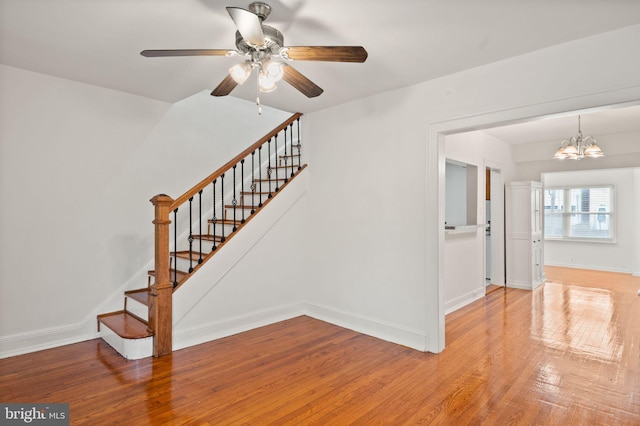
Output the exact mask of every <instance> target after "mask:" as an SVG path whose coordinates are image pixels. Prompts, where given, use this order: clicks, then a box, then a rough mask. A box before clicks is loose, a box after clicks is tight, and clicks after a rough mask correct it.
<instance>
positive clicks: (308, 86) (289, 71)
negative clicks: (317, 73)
mask: <svg viewBox="0 0 640 426" xmlns="http://www.w3.org/2000/svg"><path fill="white" fill-rule="evenodd" d="M283 65H284V75H283V76H282V79H283V80H284V81H286V82H287V83H289V84H290V85H292V86H293V87H295V88H296V89H298V90H299V91H300V92H302V94H303V95H305V96H306V97H307V98H315V97H316V96H319V95H321V94H322V92H324V90H322V89H321V88H320V87H319V86H318V85H316V84H315V83H314V82H313V81H311V80H309V79H308V78H307V77H305V76H304V75H302V73H301V72H300V71H298V70H297V69H295V68H294V67H292V66H291V65H288V64H283Z"/></svg>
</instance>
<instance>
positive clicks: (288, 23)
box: [0, 0, 640, 137]
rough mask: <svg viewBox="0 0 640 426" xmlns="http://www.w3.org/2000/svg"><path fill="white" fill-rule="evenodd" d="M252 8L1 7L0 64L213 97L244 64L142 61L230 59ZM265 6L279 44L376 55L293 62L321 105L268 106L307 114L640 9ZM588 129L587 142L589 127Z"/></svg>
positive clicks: (367, 0)
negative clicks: (224, 53)
mask: <svg viewBox="0 0 640 426" xmlns="http://www.w3.org/2000/svg"><path fill="white" fill-rule="evenodd" d="M250 1H251V0H0V63H3V64H6V65H9V66H14V67H18V68H23V69H27V70H31V71H36V72H40V73H45V74H50V75H54V76H58V77H62V78H67V79H72V80H76V81H80V82H85V83H88V84H92V85H97V86H102V87H106V88H110V89H115V90H119V91H124V92H128V93H133V94H137V95H141V96H145V97H150V98H155V99H160V100H163V101H168V102H175V101H178V100H180V99H183V98H186V97H188V96H190V95H193V94H195V93H197V92H201V91H202V90H212V89H213V88H214V87H216V86H217V85H218V83H219V82H220V81H221V80H222V79H223V78H224V76H225V75H226V73H227V70H228V68H229V67H230V66H231V65H233V64H234V63H236V62H239V61H240V60H239V59H238V58H235V59H234V58H225V57H176V58H144V57H142V56H140V55H139V52H140V51H141V50H144V49H182V48H220V49H234V48H235V46H234V40H235V38H234V34H235V27H234V24H233V22H232V20H231V18H230V17H229V15H228V14H227V11H226V10H225V6H237V7H243V8H246V7H247V6H248V4H249V3H250ZM267 3H269V4H270V5H271V6H272V9H273V10H272V13H271V16H269V18H268V19H267V21H266V23H267V24H269V25H272V26H274V27H276V28H278V29H279V30H280V31H281V32H283V34H284V37H285V45H290V46H296V45H362V46H364V47H365V48H366V49H367V51H368V52H369V58H368V60H367V61H366V62H365V63H364V64H349V63H327V62H302V61H298V62H295V63H294V66H295V67H296V68H297V69H298V70H299V71H300V72H302V73H303V74H305V75H306V76H307V77H308V78H310V79H311V80H313V81H314V82H315V83H316V84H318V85H319V86H321V87H322V88H323V89H324V93H323V94H322V95H320V96H319V97H317V98H313V99H307V98H306V97H305V96H303V95H302V94H301V93H299V92H298V91H296V90H295V89H293V88H292V87H290V86H288V85H287V84H285V83H281V84H280V85H279V87H278V89H277V90H276V91H275V92H273V93H269V94H263V96H262V102H263V103H264V104H266V105H269V106H273V107H275V108H279V109H282V110H285V111H300V112H312V111H317V110H319V109H323V108H327V107H330V106H333V105H337V104H340V103H343V102H346V101H350V100H353V99H358V98H362V97H366V96H370V95H373V94H376V93H380V92H384V91H388V90H392V89H396V88H400V87H405V86H409V85H412V84H415V83H418V82H421V81H426V80H429V79H433V78H436V77H440V76H443V75H447V74H451V73H454V72H458V71H462V70H465V69H469V68H473V67H476V66H479V65H483V64H487V63H491V62H494V61H498V60H502V59H505V58H509V57H513V56H516V55H521V54H525V53H527V52H531V51H534V50H538V49H542V48H545V47H548V46H552V45H556V44H560V43H564V42H567V41H570V40H574V39H578V38H582V37H587V36H589V35H593V34H598V33H602V32H606V31H610V30H614V29H617V28H621V27H625V26H629V25H634V24H638V23H640V1H636V0H606V1H605V0H562V1H558V0H539V1H534V0H483V1H478V0H395V1H382V0H267ZM232 95H233V96H237V97H240V98H243V99H247V100H254V99H255V87H254V86H253V85H252V84H245V85H243V86H241V87H238V88H236V90H234V92H233V93H232ZM638 121H639V122H640V120H638ZM584 128H585V130H590V129H588V128H587V121H585V123H584ZM525 133H526V132H525ZM565 133H566V131H565ZM570 133H571V132H570ZM554 137H555V136H554Z"/></svg>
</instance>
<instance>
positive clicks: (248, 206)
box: [224, 204, 260, 224]
mask: <svg viewBox="0 0 640 426" xmlns="http://www.w3.org/2000/svg"><path fill="white" fill-rule="evenodd" d="M234 207H235V208H238V209H254V210H257V209H258V207H260V206H253V205H249V204H238V205H237V206H234V205H233V204H226V205H225V206H224V208H225V209H232V208H234ZM236 222H237V223H238V224H239V223H240V221H239V220H236Z"/></svg>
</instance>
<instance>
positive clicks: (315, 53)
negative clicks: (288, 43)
mask: <svg viewBox="0 0 640 426" xmlns="http://www.w3.org/2000/svg"><path fill="white" fill-rule="evenodd" d="M280 55H281V56H282V57H283V58H285V59H293V60H295V61H328V62H364V61H366V60H367V56H369V54H368V53H367V51H366V50H365V49H364V47H362V46H293V47H284V48H282V49H281V50H280Z"/></svg>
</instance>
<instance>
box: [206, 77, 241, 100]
mask: <svg viewBox="0 0 640 426" xmlns="http://www.w3.org/2000/svg"><path fill="white" fill-rule="evenodd" d="M237 85H238V83H236V81H235V80H234V79H233V78H232V77H231V76H230V75H227V76H226V77H225V78H224V80H222V82H220V84H218V87H216V88H215V89H213V92H211V96H227V95H228V94H229V93H231V91H232V90H233V89H235V88H236V86H237Z"/></svg>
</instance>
